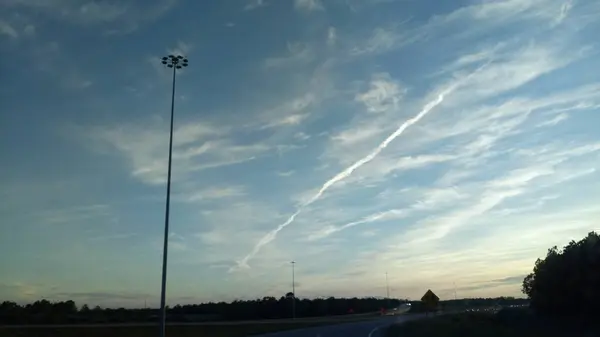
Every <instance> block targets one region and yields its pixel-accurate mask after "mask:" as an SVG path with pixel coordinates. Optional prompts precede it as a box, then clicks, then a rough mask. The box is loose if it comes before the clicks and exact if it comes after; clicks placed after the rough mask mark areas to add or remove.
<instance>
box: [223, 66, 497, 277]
mask: <svg viewBox="0 0 600 337" xmlns="http://www.w3.org/2000/svg"><path fill="white" fill-rule="evenodd" d="M489 63H490V62H487V63H486V64H484V65H483V66H481V67H479V68H478V69H477V70H475V71H474V72H472V73H471V74H469V75H467V76H465V77H464V78H463V79H462V80H459V81H457V82H456V83H454V84H453V85H451V86H450V87H448V88H446V89H445V90H444V91H442V92H441V93H440V94H439V95H438V96H437V98H436V99H434V100H433V101H431V102H429V103H427V104H425V106H424V107H423V109H421V111H420V112H419V113H418V114H417V115H416V116H414V117H413V118H410V119H408V120H407V121H406V122H404V123H403V124H402V125H400V127H399V128H398V129H396V131H394V133H392V134H391V135H389V136H388V137H387V138H386V139H385V140H384V141H383V142H381V143H380V144H379V145H378V146H377V147H376V148H375V149H374V150H373V151H372V152H371V153H369V154H368V155H366V156H365V157H363V158H361V159H359V160H357V161H356V162H355V163H354V164H352V165H350V166H349V167H347V168H346V169H345V170H343V171H342V172H340V173H338V174H337V175H335V176H334V177H333V178H331V179H329V180H328V181H327V182H325V184H323V186H322V187H321V189H320V190H319V192H317V193H316V194H315V195H314V196H313V197H312V198H310V199H309V200H308V201H306V202H304V203H303V204H302V205H300V206H299V207H298V209H297V210H296V212H295V213H294V214H292V215H291V216H290V217H289V218H288V219H287V221H285V222H284V223H282V224H281V225H279V226H277V228H275V229H273V230H272V231H270V232H269V233H267V234H266V235H265V236H263V237H262V239H260V241H258V243H257V244H256V245H255V246H254V249H252V251H251V252H250V254H248V255H246V256H245V257H244V258H243V259H242V260H241V261H238V266H237V267H246V268H247V267H248V261H249V260H250V259H252V258H253V257H254V256H255V255H256V254H257V253H258V252H259V251H260V249H261V248H262V247H263V246H264V245H266V244H268V243H269V242H271V241H273V240H274V239H275V238H276V237H277V234H278V233H279V232H280V231H281V230H282V229H284V228H285V227H287V226H288V225H289V224H291V223H292V222H293V221H294V219H296V217H297V216H298V215H299V214H300V213H301V212H302V210H303V209H304V208H305V207H307V206H309V205H311V204H312V203H314V202H315V201H317V200H318V199H319V198H320V197H321V196H322V195H323V193H325V191H327V189H329V188H330V187H331V186H333V185H334V184H335V183H337V182H339V181H341V180H343V179H345V178H347V177H349V176H350V175H351V174H352V172H354V170H356V169H357V168H359V167H361V166H363V165H364V164H366V163H368V162H370V161H371V160H373V159H374V158H375V157H377V155H379V153H381V151H383V150H384V149H385V148H386V147H387V146H388V145H389V144H390V143H391V142H392V141H393V140H394V139H396V138H398V137H399V136H400V135H401V134H402V133H403V132H404V131H405V130H406V129H407V128H408V127H409V126H411V125H413V124H415V123H417V122H418V121H420V120H421V119H422V118H423V117H425V115H427V114H428V113H429V112H430V111H431V110H433V108H435V107H436V106H438V105H440V103H442V102H443V101H444V99H445V98H446V96H447V95H449V94H450V93H452V92H453V91H454V90H456V88H457V87H458V86H459V85H460V84H462V82H464V81H466V80H467V79H469V78H471V77H472V76H473V75H475V74H476V73H478V72H479V71H480V70H481V69H483V68H484V67H485V66H487V65H488V64H489ZM233 269H235V268H232V269H230V271H232V270H233Z"/></svg>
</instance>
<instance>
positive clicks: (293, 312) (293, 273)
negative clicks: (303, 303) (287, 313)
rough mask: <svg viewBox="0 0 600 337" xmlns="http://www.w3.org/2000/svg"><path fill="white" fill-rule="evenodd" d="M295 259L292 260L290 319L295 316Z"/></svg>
mask: <svg viewBox="0 0 600 337" xmlns="http://www.w3.org/2000/svg"><path fill="white" fill-rule="evenodd" d="M295 264H296V261H292V319H295V318H296V280H295V278H296V275H295V270H294V265H295Z"/></svg>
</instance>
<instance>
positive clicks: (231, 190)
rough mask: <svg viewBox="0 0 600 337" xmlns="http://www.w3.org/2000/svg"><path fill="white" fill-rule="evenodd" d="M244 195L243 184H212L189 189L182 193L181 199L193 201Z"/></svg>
mask: <svg viewBox="0 0 600 337" xmlns="http://www.w3.org/2000/svg"><path fill="white" fill-rule="evenodd" d="M186 189H189V188H186ZM245 195H246V191H245V188H244V187H243V186H213V187H208V188H200V189H189V191H187V192H184V193H182V195H181V199H182V200H183V201H184V202H188V203H194V202H202V201H210V200H220V199H230V198H235V197H243V196H245Z"/></svg>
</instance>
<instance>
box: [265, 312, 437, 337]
mask: <svg viewBox="0 0 600 337" xmlns="http://www.w3.org/2000/svg"><path fill="white" fill-rule="evenodd" d="M422 317H425V316H424V315H400V316H384V317H382V318H380V319H375V320H370V321H364V322H354V323H342V324H336V325H325V326H320V327H314V328H306V329H299V330H291V331H282V332H275V333H269V334H266V335H260V336H256V337H382V336H383V329H385V328H386V327H388V326H390V325H391V324H394V323H402V322H406V321H409V320H413V319H418V318H422Z"/></svg>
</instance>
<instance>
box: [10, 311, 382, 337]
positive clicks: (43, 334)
mask: <svg viewBox="0 0 600 337" xmlns="http://www.w3.org/2000/svg"><path fill="white" fill-rule="evenodd" d="M357 316H358V315H357ZM377 317H378V316H376V315H361V316H359V317H344V316H342V317H336V318H329V319H323V318H319V317H317V318H306V319H301V320H302V321H298V322H289V321H287V322H270V323H258V322H257V323H243V324H239V323H238V324H222V325H220V324H206V325H179V326H177V325H171V326H167V331H166V332H167V336H169V337H245V336H252V335H260V334H265V333H270V332H277V331H285V330H295V329H303V328H310V327H316V326H323V325H332V324H342V323H349V322H355V321H365V320H370V319H373V318H377ZM0 336H1V337H82V336H83V337H156V336H158V326H120V327H111V326H105V327H102V326H101V327H97V326H94V327H81V326H73V327H35V326H32V327H24V328H22V327H13V328H11V327H0Z"/></svg>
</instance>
